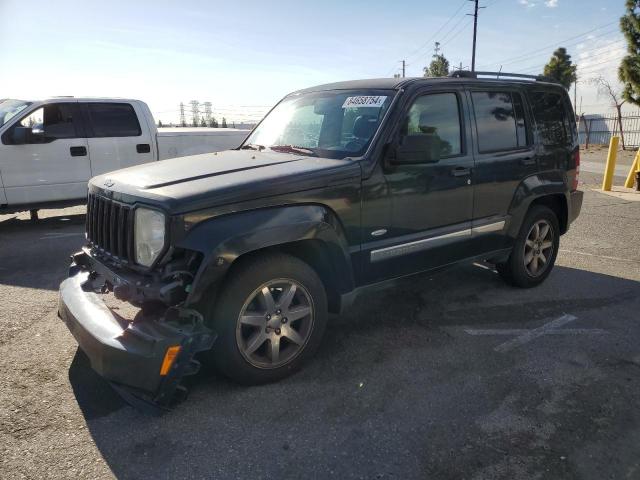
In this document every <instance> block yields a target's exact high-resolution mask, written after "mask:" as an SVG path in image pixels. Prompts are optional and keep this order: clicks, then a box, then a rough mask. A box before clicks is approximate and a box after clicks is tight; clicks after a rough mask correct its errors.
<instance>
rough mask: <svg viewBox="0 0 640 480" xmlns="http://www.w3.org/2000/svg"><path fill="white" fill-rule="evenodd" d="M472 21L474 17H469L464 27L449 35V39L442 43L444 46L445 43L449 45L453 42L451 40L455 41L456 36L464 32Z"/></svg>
mask: <svg viewBox="0 0 640 480" xmlns="http://www.w3.org/2000/svg"><path fill="white" fill-rule="evenodd" d="M472 21H473V20H472V19H468V22H467V23H465V24H464V25H462V28H461V29H460V30H458V31H457V32H456V33H455V34H454V35H453V36H451V37H449V38H448V39H447V40H446V41H445V42H444V43H443V44H442V46H445V45H448V44H449V43H451V42H452V41H453V39H454V38H456V37H457V36H458V35H460V34H461V33H462V32H464V31H465V30H466V29H467V27H468V26H469V25H471V22H472Z"/></svg>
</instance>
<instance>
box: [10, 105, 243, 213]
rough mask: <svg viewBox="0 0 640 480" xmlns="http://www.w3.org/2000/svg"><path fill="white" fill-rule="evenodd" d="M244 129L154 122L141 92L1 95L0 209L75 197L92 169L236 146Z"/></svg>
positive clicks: (33, 207)
mask: <svg viewBox="0 0 640 480" xmlns="http://www.w3.org/2000/svg"><path fill="white" fill-rule="evenodd" d="M248 133H249V131H248V130H236V129H233V128H193V129H188V128H173V129H160V130H158V129H156V126H155V121H154V119H153V115H152V114H151V111H150V110H149V107H148V106H147V105H146V104H145V103H144V102H141V101H140V100H124V99H104V98H67V97H60V98H51V99H47V100H42V101H22V100H10V99H5V100H0V215H1V214H3V213H12V212H17V211H21V210H31V215H32V218H33V217H35V218H37V210H38V209H39V208H50V207H60V206H66V205H72V204H80V203H81V202H82V201H84V199H85V198H86V196H87V182H88V180H89V179H90V178H91V177H94V176H96V175H100V174H102V173H105V172H109V171H111V170H118V169H121V168H124V167H129V166H132V165H138V164H141V163H147V162H153V161H156V160H164V159H167V158H175V157H183V156H186V155H197V154H200V153H208V152H215V151H220V150H227V149H231V148H235V147H237V146H239V145H240V143H242V141H243V140H244V138H245V137H246V136H247V134H248Z"/></svg>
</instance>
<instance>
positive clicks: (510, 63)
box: [501, 30, 624, 66]
mask: <svg viewBox="0 0 640 480" xmlns="http://www.w3.org/2000/svg"><path fill="white" fill-rule="evenodd" d="M614 32H615V30H613V31H611V32H605V33H603V34H602V35H598V36H595V37H593V39H596V38H601V37H603V36H605V35H610V34H611V33H614ZM593 39H591V40H593ZM623 40H624V39H619V40H615V41H614V42H612V43H615V42H620V41H623ZM583 42H584V40H580V41H578V42H575V43H569V44H563V46H564V47H565V48H566V47H572V46H575V45H579V44H581V43H583ZM597 48H600V47H597ZM579 53H584V51H579ZM548 54H549V50H548V49H545V50H544V51H540V52H539V53H537V54H532V55H527V56H526V57H524V58H522V59H520V60H515V61H513V62H506V63H501V65H503V66H504V65H513V64H514V63H522V62H527V61H529V60H531V58H532V57H542V56H546V55H548Z"/></svg>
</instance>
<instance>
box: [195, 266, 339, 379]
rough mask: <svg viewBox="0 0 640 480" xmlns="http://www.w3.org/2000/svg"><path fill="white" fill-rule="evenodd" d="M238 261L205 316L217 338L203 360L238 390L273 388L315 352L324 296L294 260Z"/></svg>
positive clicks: (323, 317)
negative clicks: (265, 385)
mask: <svg viewBox="0 0 640 480" xmlns="http://www.w3.org/2000/svg"><path fill="white" fill-rule="evenodd" d="M240 261H241V262H242V263H240V264H239V265H238V266H237V267H236V268H235V269H234V270H233V271H232V272H231V276H230V278H229V279H228V281H227V282H226V285H225V286H224V289H223V291H222V292H221V293H220V296H219V297H218V300H217V302H216V304H215V306H214V307H213V308H212V309H211V312H212V313H211V315H210V316H208V317H209V318H208V323H209V325H211V326H212V328H213V329H214V331H215V332H216V333H217V334H218V338H217V339H216V341H215V343H214V345H213V348H212V349H211V350H210V351H209V352H207V354H206V355H207V358H206V359H205V360H207V361H209V362H211V363H213V365H214V366H215V368H216V369H217V370H218V371H219V372H221V373H222V374H223V375H225V376H227V377H229V378H231V379H232V380H234V381H236V382H238V383H241V384H245V385H259V384H263V383H269V382H274V381H277V380H280V379H282V378H285V377H287V376H289V375H291V374H292V373H293V372H295V371H296V370H297V369H298V368H300V366H301V365H302V364H303V363H304V362H305V361H306V360H308V359H309V358H310V357H312V356H313V355H314V354H315V352H316V351H317V349H318V347H319V346H320V342H321V340H322V336H323V335H324V331H325V328H326V324H327V317H328V309H327V295H326V292H325V289H324V285H323V283H322V281H321V280H320V278H319V277H318V275H317V273H316V272H315V270H313V269H312V268H311V267H310V266H309V265H307V264H306V263H304V262H303V261H301V260H300V259H298V258H296V257H293V256H290V255H284V254H279V253H275V254H265V255H262V256H255V257H249V258H247V259H246V260H244V261H243V260H240ZM292 286H293V287H295V288H293V289H292V288H291V287H292ZM265 288H266V289H267V292H268V294H266V292H265ZM292 291H293V293H291V292H292ZM268 296H270V297H271V299H272V302H271V303H269V300H268ZM289 297H291V299H289ZM287 301H288V302H289V303H288V305H287ZM307 311H308V315H304V314H305V313H306V312H307ZM277 312H280V313H277ZM267 315H268V316H267ZM302 315H304V316H302ZM293 317H295V319H294V318H293ZM298 317H299V318H298ZM241 319H242V320H241ZM294 340H295V341H294ZM258 343H259V345H258V346H257V347H256V344H258ZM252 349H253V351H251V350H252Z"/></svg>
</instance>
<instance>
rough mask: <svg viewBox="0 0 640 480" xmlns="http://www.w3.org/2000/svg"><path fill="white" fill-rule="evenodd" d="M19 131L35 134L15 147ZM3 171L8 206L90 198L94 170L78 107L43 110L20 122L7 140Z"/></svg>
mask: <svg viewBox="0 0 640 480" xmlns="http://www.w3.org/2000/svg"><path fill="white" fill-rule="evenodd" d="M17 127H29V128H32V129H33V131H34V132H35V133H36V134H35V135H33V134H32V135H28V136H27V137H26V142H25V143H22V144H15V142H14V141H13V139H14V132H15V129H16V128H17ZM0 172H1V174H2V181H3V183H4V192H5V196H6V200H5V201H4V202H3V203H8V204H9V205H23V204H24V205H27V204H36V203H46V202H53V201H61V200H75V199H80V198H85V197H86V195H87V181H88V180H89V178H90V177H91V167H90V165H89V156H88V151H87V139H86V138H85V136H84V131H83V128H82V121H81V118H80V114H79V111H78V104H77V102H73V101H65V102H52V103H49V104H46V105H40V106H38V107H36V108H35V109H34V110H31V111H29V112H27V113H26V114H25V115H24V116H22V117H21V118H20V119H18V120H17V121H16V122H15V123H14V124H13V125H12V126H11V127H10V128H9V129H8V130H6V131H5V133H4V134H3V135H2V145H0Z"/></svg>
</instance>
